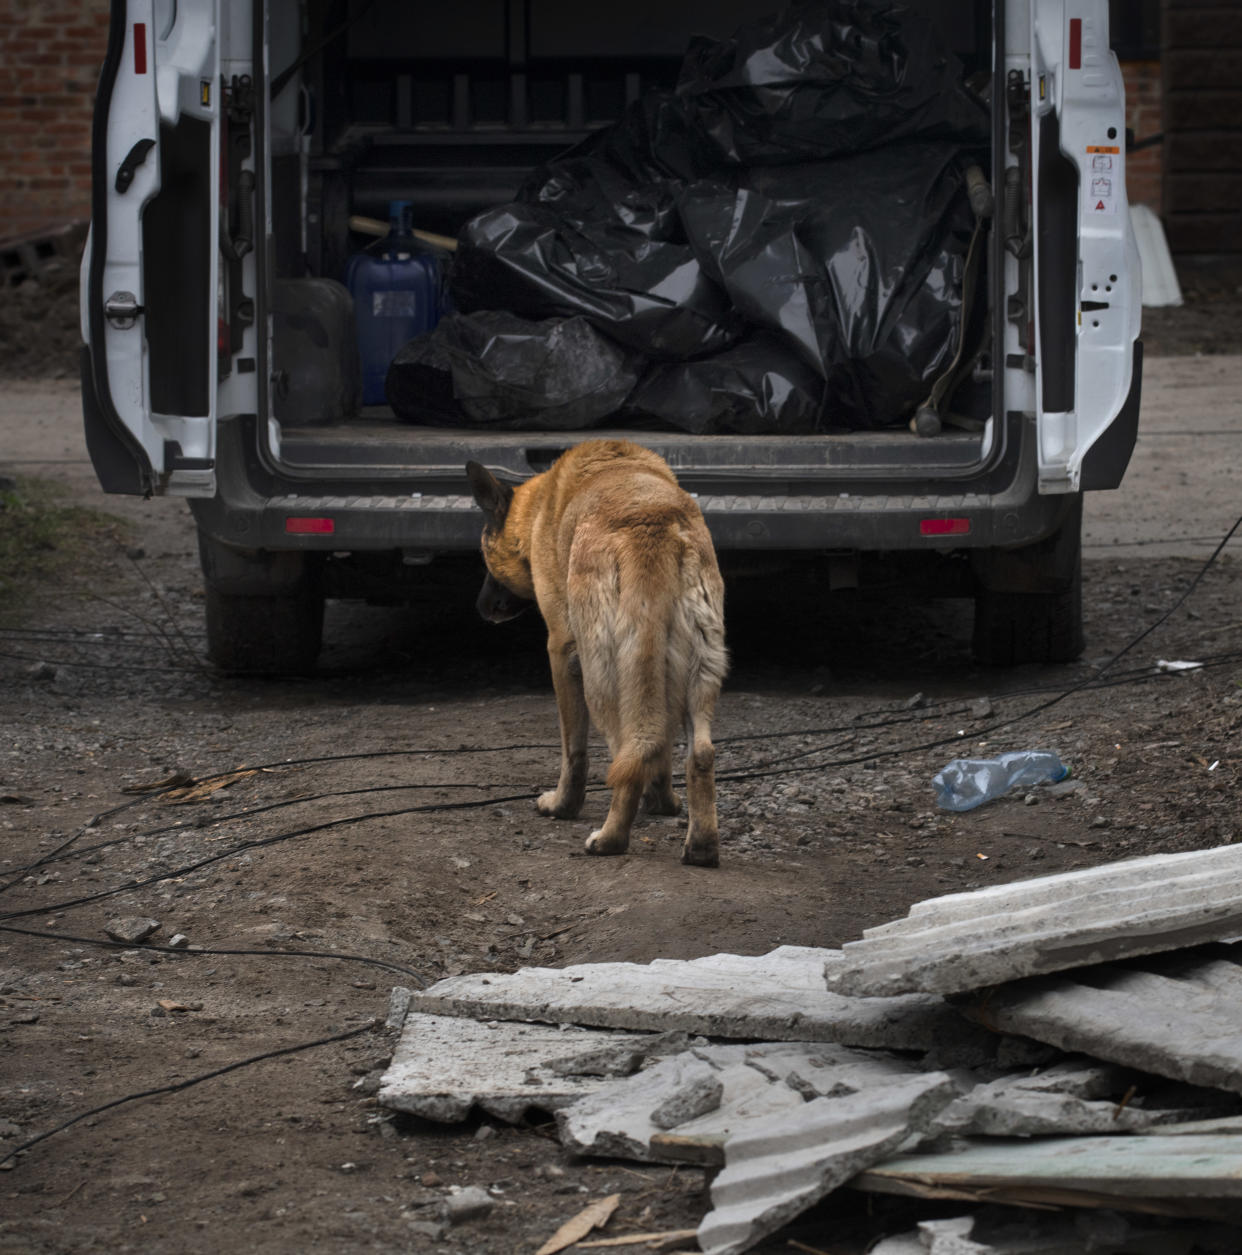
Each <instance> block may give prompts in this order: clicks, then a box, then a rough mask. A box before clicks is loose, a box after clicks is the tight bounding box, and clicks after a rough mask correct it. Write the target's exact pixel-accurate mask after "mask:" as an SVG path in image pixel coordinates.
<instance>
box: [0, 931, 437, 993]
mask: <svg viewBox="0 0 1242 1255" xmlns="http://www.w3.org/2000/svg"><path fill="white" fill-rule="evenodd" d="M0 932H4V933H19V934H20V935H21V936H23V937H42V938H46V939H47V940H49V941H72V942H75V943H76V944H78V945H83V946H99V947H100V948H102V949H104V950H143V951H151V952H152V953H154V954H176V955H179V956H181V957H182V958H185V957H187V956H189V957H196V956H198V955H230V956H235V955H259V956H260V957H261V958H265V959H273V958H274V959H339V960H340V961H341V962H342V963H365V964H368V965H369V966H371V967H379V968H383V969H384V970H385V971H388V972H396V973H397V974H398V975H399V976H408V977H409V978H410V980H412V981H413V982H414V983H415V984H416V985H418V987H419V988H420V989H425V988H426V987H427V978H426V977H425V976H423V975H422V974H421V973H419V972H416V971H415V970H414V969H413V968H412V967H405V966H404V965H403V964H401V963H389V962H388V961H387V960H385V959H373V958H371V957H370V956H369V955H365V954H342V953H340V952H339V951H336V950H232V949H229V950H222V949H218V948H216V947H213V946H193V947H186V948H185V949H179V948H177V947H176V946H155V945H149V944H148V943H146V942H143V941H138V942H128V941H113V940H112V938H110V937H109V938H108V939H107V940H104V938H102V937H78V936H75V935H74V934H73V933H56V932H48V931H46V930H44V929H40V928H17V927H15V926H14V925H12V924H0Z"/></svg>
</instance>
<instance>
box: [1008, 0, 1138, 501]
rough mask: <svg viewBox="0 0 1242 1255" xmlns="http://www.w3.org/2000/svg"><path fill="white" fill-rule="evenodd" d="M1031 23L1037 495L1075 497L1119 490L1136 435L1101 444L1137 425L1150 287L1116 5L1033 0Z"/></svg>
mask: <svg viewBox="0 0 1242 1255" xmlns="http://www.w3.org/2000/svg"><path fill="white" fill-rule="evenodd" d="M1031 21H1032V28H1031V52H1032V57H1031V80H1030V92H1031V117H1032V128H1031V140H1032V160H1031V164H1032V170H1033V172H1034V174H1035V195H1034V197H1033V209H1034V218H1035V230H1034V248H1035V276H1036V282H1035V298H1036V299H1035V303H1036V314H1037V317H1036V326H1035V331H1036V343H1037V346H1038V352H1037V357H1038V361H1039V370H1038V371H1037V375H1036V379H1037V383H1036V386H1037V389H1038V393H1037V395H1038V424H1039V491H1040V492H1041V493H1065V492H1077V491H1079V490H1080V489H1081V488H1084V487H1087V488H1089V487H1106V486H1114V484H1113V482H1112V481H1114V480H1115V481H1116V482H1120V473H1121V471H1123V470H1124V468H1125V462H1126V460H1128V458H1129V452H1130V449H1131V448H1132V447H1133V439H1134V432H1133V431H1132V430H1129V431H1127V432H1126V433H1122V434H1121V435H1119V436H1117V437H1116V438H1114V437H1111V436H1110V438H1109V440H1108V441H1106V442H1105V441H1103V440H1102V438H1103V437H1104V435H1105V433H1106V432H1107V431H1108V429H1109V428H1110V427H1111V426H1112V424H1113V423H1114V421H1116V420H1117V419H1118V416H1119V415H1121V414H1122V412H1123V409H1124V410H1125V411H1126V415H1127V422H1128V421H1129V420H1130V418H1135V419H1136V415H1137V404H1136V403H1132V404H1131V405H1129V406H1127V401H1128V400H1129V399H1130V398H1131V394H1132V392H1133V395H1134V397H1135V399H1137V390H1138V384H1139V380H1138V378H1137V377H1136V363H1137V362H1139V361H1140V360H1141V359H1140V358H1139V356H1138V354H1137V353H1136V350H1135V340H1136V338H1137V336H1138V334H1139V322H1140V315H1141V303H1142V281H1141V274H1140V264H1139V256H1138V245H1137V243H1136V241H1135V238H1134V229H1133V227H1132V225H1131V223H1130V208H1129V202H1128V200H1127V198H1126V170H1125V152H1126V140H1125V135H1126V127H1125V87H1124V84H1123V82H1122V77H1121V67H1120V65H1119V64H1118V61H1117V57H1116V56H1115V54H1114V53H1113V52H1112V51H1111V49H1110V48H1109V43H1108V0H1032V4H1031ZM1131 411H1134V414H1131ZM1096 446H1099V447H1098V449H1097V456H1096V457H1095V459H1094V461H1095V463H1096V465H1095V466H1092V465H1091V462H1090V460H1089V459H1088V455H1089V454H1090V452H1091V450H1092V448H1093V447H1096ZM1106 446H1107V447H1106ZM1084 462H1086V463H1087V465H1088V467H1089V468H1090V470H1091V472H1093V473H1088V474H1087V475H1085V476H1084V473H1083V472H1084ZM1103 463H1108V464H1109V465H1107V466H1105V465H1102V464H1103Z"/></svg>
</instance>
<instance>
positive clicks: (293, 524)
mask: <svg viewBox="0 0 1242 1255" xmlns="http://www.w3.org/2000/svg"><path fill="white" fill-rule="evenodd" d="M334 531H336V520H335V519H325V518H286V519H285V532H286V533H287V534H289V535H292V536H327V535H330V534H331V533H332V532H334Z"/></svg>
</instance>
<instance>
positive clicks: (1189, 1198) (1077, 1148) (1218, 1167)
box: [851, 1133, 1242, 1217]
mask: <svg viewBox="0 0 1242 1255" xmlns="http://www.w3.org/2000/svg"><path fill="white" fill-rule="evenodd" d="M851 1185H852V1186H853V1187H854V1188H855V1189H859V1190H871V1191H874V1192H876V1193H879V1194H907V1195H913V1196H915V1197H919V1198H956V1199H971V1198H973V1199H977V1200H979V1201H985V1200H986V1201H989V1202H1008V1203H1014V1204H1026V1205H1029V1206H1033V1207H1048V1206H1051V1207H1064V1206H1075V1205H1077V1206H1087V1207H1099V1206H1105V1207H1114V1208H1118V1209H1121V1210H1133V1211H1140V1212H1151V1213H1154V1214H1156V1215H1170V1216H1181V1215H1190V1216H1193V1215H1208V1216H1216V1215H1219V1216H1221V1217H1224V1216H1226V1215H1237V1214H1238V1213H1237V1207H1236V1203H1233V1204H1232V1205H1228V1206H1227V1205H1223V1204H1225V1203H1227V1202H1229V1201H1230V1200H1238V1199H1242V1140H1240V1139H1239V1138H1238V1137H1237V1136H1236V1135H1234V1134H1232V1133H1197V1134H1189V1135H1184V1136H1177V1137H1163V1136H1159V1135H1152V1136H1149V1137H1131V1136H1126V1135H1124V1134H1123V1135H1121V1136H1102V1137H1095V1136H1091V1137H1041V1138H1037V1139H1035V1140H1032V1141H1026V1140H1019V1139H1010V1138H987V1139H983V1138H972V1139H969V1140H967V1141H966V1142H965V1143H963V1144H961V1145H957V1146H954V1147H953V1148H952V1149H951V1150H948V1151H930V1152H920V1151H915V1152H913V1153H911V1154H905V1155H897V1156H895V1157H894V1158H892V1159H889V1160H888V1161H887V1162H885V1163H877V1164H875V1165H874V1166H872V1167H870V1168H867V1169H866V1170H865V1171H863V1172H860V1173H859V1174H858V1176H856V1177H855V1178H854V1180H853V1181H852V1182H851Z"/></svg>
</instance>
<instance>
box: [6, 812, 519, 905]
mask: <svg viewBox="0 0 1242 1255" xmlns="http://www.w3.org/2000/svg"><path fill="white" fill-rule="evenodd" d="M529 797H530V794H529V793H528V792H527V793H515V794H512V795H510V796H508V797H491V798H481V799H479V800H477V801H471V802H441V803H437V804H435V805H431V806H404V807H401V808H400V809H398V810H391V811H369V812H367V813H366V814H362V815H344V816H342V817H341V818H339V819H327V820H324V821H323V823H319V824H310V825H308V826H307V827H305V828H296V829H294V830H293V831H292V832H278V833H276V834H275V835H274V836H270V837H259V838H257V839H256V840H254V841H244V842H242V844H241V845H235V846H232V847H231V848H229V849H227V850H221V851H220V853H218V854H213V855H211V856H210V857H208V858H203V859H199V860H198V861H197V862H195V863H187V864H186V865H185V866H184V867H177V868H173V869H172V870H171V871H165V872H160V873H159V874H158V875H156V876H148V877H147V878H146V879H145V880H133V881H130V882H129V883H128V884H124V885H117V886H116V887H115V888H112V889H102V890H100V891H99V892H98V893H90V894H86V895H85V896H83V897H80V898H73V899H71V900H70V901H67V902H58V903H54V904H52V905H51V906H37V907H30V908H28V909H27V910H24V911H6V912H5V913H4V914H3V915H0V922H3V921H5V920H10V919H25V918H27V917H28V916H31V915H50V914H52V913H53V912H55V911H68V910H71V909H72V908H74V907H77V906H85V905H86V904H87V903H88V902H98V901H101V900H102V899H103V898H111V897H115V896H116V895H117V894H118V893H130V892H132V891H133V890H135V889H145V888H146V887H147V886H148V885H156V884H159V883H160V882H161V881H164V880H173V879H175V878H176V877H178V876H188V875H189V874H190V873H191V872H196V871H198V870H199V869H200V868H202V867H209V866H211V864H212V863H220V862H223V861H224V860H225V859H228V858H235V857H236V856H237V855H238V854H244V853H246V852H247V851H249V850H260V849H263V848H264V847H265V846H269V845H279V844H280V843H281V842H282V841H291V840H292V839H293V838H294V837H307V836H311V835H312V834H314V833H316V832H325V831H326V830H327V829H329V828H340V827H343V826H344V825H346V824H357V823H364V822H365V821H366V820H368V819H391V818H393V817H395V816H399V815H419V814H427V813H429V812H434V811H451V810H478V809H480V808H482V807H484V806H499V805H501V804H502V803H504V802H524V801H527V800H528V799H529Z"/></svg>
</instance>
